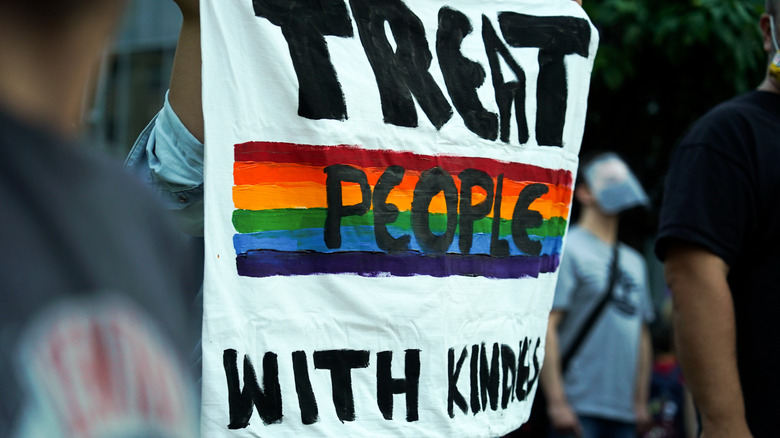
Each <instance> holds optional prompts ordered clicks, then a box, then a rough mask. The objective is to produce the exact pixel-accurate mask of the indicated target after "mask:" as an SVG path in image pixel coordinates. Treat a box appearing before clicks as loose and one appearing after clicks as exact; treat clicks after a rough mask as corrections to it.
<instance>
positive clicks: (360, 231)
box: [233, 142, 572, 278]
mask: <svg viewBox="0 0 780 438" xmlns="http://www.w3.org/2000/svg"><path fill="white" fill-rule="evenodd" d="M233 177H234V184H235V185H234V187H233V202H234V205H235V207H236V210H235V211H234V212H233V225H234V227H235V229H236V231H237V234H235V235H234V238H233V243H234V248H235V250H236V256H237V257H236V264H237V268H238V273H239V275H242V276H250V277H267V276H275V275H283V276H288V275H313V274H338V273H349V274H357V275H363V276H381V275H392V276H414V275H430V276H435V277H444V276H451V275H462V276H483V277H489V278H521V277H536V276H538V275H539V273H545V272H554V271H555V270H556V269H557V266H558V262H559V260H560V252H561V247H562V240H563V235H564V233H565V230H566V219H565V218H566V217H568V212H569V206H570V202H571V185H572V176H571V172H569V171H566V170H551V169H546V168H542V167H538V166H531V165H527V164H519V163H507V162H502V161H498V160H491V159H485V158H472V157H456V156H449V155H442V156H427V155H420V154H413V153H409V152H396V151H386V150H367V149H363V148H359V147H355V146H345V145H340V146H316V145H298V144H291V143H271V142H250V143H243V144H238V145H236V146H235V164H234V173H233Z"/></svg>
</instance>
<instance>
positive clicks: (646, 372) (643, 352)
mask: <svg viewBox="0 0 780 438" xmlns="http://www.w3.org/2000/svg"><path fill="white" fill-rule="evenodd" d="M652 368H653V343H652V340H651V339H650V329H649V328H648V327H647V324H642V333H641V335H640V339H639V363H638V364H637V372H636V384H635V388H634V411H635V412H636V424H637V429H638V430H639V431H640V432H644V431H645V430H646V429H647V428H648V427H649V426H650V421H651V418H650V411H649V410H648V407H647V401H648V400H649V399H650V378H651V374H652Z"/></svg>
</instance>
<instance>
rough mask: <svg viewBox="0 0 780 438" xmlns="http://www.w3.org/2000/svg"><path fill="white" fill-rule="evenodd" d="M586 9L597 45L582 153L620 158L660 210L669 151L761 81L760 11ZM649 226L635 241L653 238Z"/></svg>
mask: <svg viewBox="0 0 780 438" xmlns="http://www.w3.org/2000/svg"><path fill="white" fill-rule="evenodd" d="M584 7H585V10H586V11H587V12H588V15H589V16H590V17H591V20H592V21H593V23H594V25H595V26H596V27H597V28H598V29H599V34H600V44H599V52H598V55H597V56H596V62H595V66H594V70H593V78H592V81H591V92H590V99H589V105H588V120H587V124H586V128H585V138H584V140H583V152H584V153H588V152H591V151H593V150H605V149H609V150H615V151H617V152H619V153H621V154H622V155H623V156H624V157H626V159H627V160H628V161H629V163H630V164H631V166H632V168H634V169H635V170H636V172H637V174H638V176H639V177H640V179H641V180H642V181H643V184H644V185H645V187H646V188H647V189H648V192H649V194H650V196H651V199H652V200H653V203H654V205H655V206H659V205H660V199H661V193H662V190H663V176H664V173H665V171H666V169H667V165H668V161H669V157H670V155H671V151H672V149H673V148H674V146H675V144H676V143H677V142H678V141H679V139H680V137H682V136H683V135H684V134H685V131H686V129H687V128H688V127H689V126H690V125H691V124H692V123H693V122H694V121H695V120H696V119H697V118H699V117H700V116H702V115H703V114H704V113H705V112H706V111H707V110H708V109H710V108H712V107H713V106H714V105H716V104H717V103H719V102H721V101H724V100H726V99H728V98H730V97H732V96H734V95H736V94H739V93H743V92H745V91H747V90H749V89H752V88H755V87H756V86H757V85H758V84H759V83H760V82H761V80H762V79H763V77H764V73H765V68H766V62H767V54H766V53H765V52H764V50H763V48H762V39H761V33H760V30H759V28H758V19H759V16H760V15H761V13H763V9H764V2H763V0H584ZM656 212H657V209H656ZM654 222H655V221H654V220H653V218H652V217H651V218H650V219H649V220H648V221H647V223H646V224H645V227H644V229H642V230H637V232H639V233H644V234H646V235H650V234H652V233H653V232H654V230H655V224H654ZM640 228H641V227H640Z"/></svg>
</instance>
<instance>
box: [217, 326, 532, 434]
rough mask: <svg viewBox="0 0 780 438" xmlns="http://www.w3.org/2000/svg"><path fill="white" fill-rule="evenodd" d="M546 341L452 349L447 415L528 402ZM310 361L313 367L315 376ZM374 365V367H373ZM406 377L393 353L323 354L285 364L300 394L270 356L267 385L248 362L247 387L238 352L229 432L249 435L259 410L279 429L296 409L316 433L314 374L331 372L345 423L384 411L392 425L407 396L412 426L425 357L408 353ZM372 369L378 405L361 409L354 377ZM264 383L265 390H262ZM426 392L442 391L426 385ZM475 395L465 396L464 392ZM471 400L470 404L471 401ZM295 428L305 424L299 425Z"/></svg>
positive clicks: (232, 361)
mask: <svg viewBox="0 0 780 438" xmlns="http://www.w3.org/2000/svg"><path fill="white" fill-rule="evenodd" d="M540 344H541V340H540V339H536V341H535V342H534V341H533V340H530V339H527V338H526V339H524V340H522V341H520V342H519V344H518V345H517V349H514V348H513V347H512V346H509V345H506V344H502V345H499V344H498V343H494V344H493V345H492V346H488V345H486V344H484V343H483V344H481V345H472V346H469V347H462V348H450V349H449V352H448V361H447V373H446V376H447V380H446V381H442V382H440V385H446V386H447V401H446V404H445V403H441V404H440V405H441V406H447V415H448V416H449V417H450V418H455V416H456V415H459V414H460V415H468V414H469V412H471V414H473V415H476V414H478V413H479V412H482V411H488V410H492V411H496V410H498V409H499V406H500V408H501V409H504V410H505V409H507V407H508V406H509V403H513V402H522V401H525V400H527V399H528V397H529V395H530V394H531V393H532V390H533V388H534V386H535V385H536V383H537V381H538V379H539V372H540V370H541V364H540V362H539V357H538V354H539V353H540ZM309 358H311V359H312V363H313V369H312V367H311V365H310V362H309ZM372 361H374V362H373V364H372ZM403 361H404V375H403V376H398V377H396V376H393V375H392V373H391V366H392V362H393V352H392V351H381V352H378V353H376V354H375V355H373V354H372V353H371V352H369V351H364V350H324V351H314V352H312V353H311V354H310V355H309V354H307V353H306V352H305V351H295V352H293V353H292V354H291V356H290V358H289V361H287V360H283V362H282V364H283V365H284V364H288V365H290V366H292V370H293V375H294V389H293V388H283V387H282V386H281V383H280V380H279V366H280V365H279V364H280V357H279V356H278V355H277V354H276V353H273V352H266V353H265V354H264V356H263V362H262V370H263V373H262V379H261V380H258V377H257V371H256V370H255V366H254V365H253V363H252V360H251V359H250V357H249V356H248V355H244V360H243V367H242V371H243V381H242V379H240V378H239V373H238V352H237V351H236V350H233V349H228V350H225V351H224V353H223V363H224V368H225V374H226V377H227V385H228V394H229V397H228V404H229V413H230V424H229V425H228V428H230V429H243V428H246V427H247V426H249V420H250V419H251V417H252V415H253V413H254V411H255V410H257V413H258V414H259V416H260V418H261V419H262V421H263V423H264V424H279V423H282V422H283V421H284V420H285V417H284V404H285V403H297V404H298V407H299V408H300V413H301V416H300V422H301V423H302V424H305V425H311V424H314V423H317V422H318V421H320V404H321V403H323V401H322V396H324V395H326V394H316V393H315V390H314V388H313V386H312V383H311V378H310V373H311V372H317V371H318V370H319V371H321V372H327V373H329V374H330V380H331V384H332V391H328V393H329V394H330V395H331V400H330V402H331V403H332V404H333V408H334V410H335V415H336V417H337V418H338V420H339V421H341V422H347V421H356V420H359V415H360V413H361V412H363V413H364V414H365V413H366V412H367V410H370V409H374V410H378V411H379V412H380V413H381V414H382V417H383V418H384V419H385V420H389V421H391V420H393V403H394V397H395V396H396V395H399V396H403V398H404V402H405V407H406V416H405V421H407V422H415V421H418V420H420V412H419V399H420V386H421V385H420V381H421V379H426V378H430V377H431V376H432V375H429V374H426V371H428V372H430V371H431V370H425V368H424V367H422V366H421V363H420V350H406V351H405V352H404V358H403ZM369 366H373V367H374V368H375V373H376V386H375V389H376V399H375V400H371V401H370V402H369V401H366V400H362V401H359V403H357V404H356V400H355V396H354V394H355V391H354V388H353V379H352V374H353V373H359V372H360V373H365V372H369V371H368V370H367V368H369ZM261 382H262V383H261ZM423 386H424V387H428V388H430V387H437V386H438V385H435V384H426V385H423ZM462 387H465V388H468V391H467V392H466V395H464V393H463V392H461V388H462ZM466 397H468V401H467V400H466ZM292 421H298V420H297V419H293V420H292Z"/></svg>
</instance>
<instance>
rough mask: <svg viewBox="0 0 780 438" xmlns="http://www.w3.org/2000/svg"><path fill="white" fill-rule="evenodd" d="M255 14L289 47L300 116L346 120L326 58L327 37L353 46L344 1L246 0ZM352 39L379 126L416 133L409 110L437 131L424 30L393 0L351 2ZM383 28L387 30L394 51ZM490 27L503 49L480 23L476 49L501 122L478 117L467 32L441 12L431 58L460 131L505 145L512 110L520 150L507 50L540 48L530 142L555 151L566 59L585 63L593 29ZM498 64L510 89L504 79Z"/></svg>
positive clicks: (509, 19)
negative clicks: (480, 49)
mask: <svg viewBox="0 0 780 438" xmlns="http://www.w3.org/2000/svg"><path fill="white" fill-rule="evenodd" d="M252 4H253V6H254V12H255V15H256V16H258V17H262V18H265V19H267V20H269V21H270V22H271V23H272V24H274V25H275V26H279V27H280V28H281V31H282V35H283V36H284V38H285V40H286V41H287V45H288V49H289V52H290V57H291V59H292V64H293V68H294V69H295V74H296V76H297V78H298V87H299V89H298V115H299V116H301V117H306V118H309V119H315V120H317V119H332V120H346V119H347V107H346V103H345V98H344V93H343V91H342V87H341V84H340V83H339V80H338V78H337V76H336V71H335V69H334V67H333V63H332V61H331V58H330V52H329V50H328V46H327V42H326V41H325V36H326V35H329V36H336V37H350V38H351V37H354V32H353V27H352V20H351V19H350V15H349V13H348V11H347V6H346V4H345V1H344V0H321V1H317V2H293V3H288V2H279V1H277V0H253V1H252ZM349 6H350V8H351V10H352V15H353V17H354V19H355V21H356V23H357V30H358V35H359V38H360V42H361V44H362V46H363V50H364V52H365V54H366V57H367V59H368V62H369V64H370V65H371V68H372V70H373V72H374V76H375V79H376V84H377V87H378V90H379V95H380V103H381V108H382V114H383V117H384V121H385V123H389V124H392V125H396V126H404V127H416V126H418V121H417V111H416V108H415V103H414V101H415V100H416V101H417V103H418V104H419V105H420V107H421V109H422V111H423V112H424V113H425V115H426V116H427V117H428V119H429V120H430V122H431V124H433V126H435V127H436V129H441V127H442V126H444V125H445V124H446V123H447V122H448V121H449V120H450V119H451V118H452V116H453V112H452V107H451V106H450V104H449V102H448V101H447V99H446V98H445V97H444V93H443V92H442V90H441V88H440V86H439V85H438V84H437V83H436V81H435V80H434V78H433V76H432V75H431V73H430V71H429V69H430V67H431V62H432V58H433V56H432V54H431V51H430V49H429V43H428V41H427V39H426V37H425V29H424V26H423V22H422V21H421V20H420V18H419V17H418V16H416V15H415V14H414V12H412V10H411V9H409V7H407V6H406V4H404V2H403V1H401V0H350V1H349ZM385 23H388V24H389V29H390V32H391V33H392V41H394V42H395V45H396V46H397V47H396V48H395V49H393V45H392V44H391V42H390V41H391V40H390V38H389V37H388V35H387V31H386V29H385ZM498 24H499V28H500V30H501V35H502V36H503V38H504V40H505V42H506V44H505V43H504V42H502V41H501V39H500V38H499V36H498V34H497V32H496V30H495V28H494V26H493V24H492V23H491V22H490V20H489V19H488V18H487V17H486V16H485V15H483V16H482V40H483V43H484V47H485V52H486V54H487V58H488V63H489V67H490V73H491V80H492V83H493V89H494V92H495V99H496V103H497V104H498V109H499V114H498V115H497V114H495V113H492V112H490V111H488V110H487V109H485V108H484V106H483V105H482V103H481V102H480V100H479V97H478V96H477V88H479V87H480V86H481V85H482V84H483V83H484V81H485V78H486V74H485V69H484V68H483V67H482V66H481V65H480V64H479V63H477V62H475V61H473V60H470V59H468V58H466V57H465V56H464V55H463V53H462V52H461V44H462V42H463V39H464V38H465V37H466V36H467V35H468V34H470V33H471V32H472V30H473V28H472V25H471V22H470V21H469V19H468V17H467V16H466V15H465V14H463V13H462V12H460V11H457V10H454V9H451V8H448V7H442V8H441V9H440V10H439V14H438V30H437V33H436V44H435V47H436V55H437V58H438V61H439V68H440V69H441V72H442V76H443V78H444V85H445V86H446V89H447V92H448V94H449V95H450V98H451V100H452V104H453V105H454V106H455V109H456V110H457V112H458V114H460V116H461V117H462V119H463V121H464V123H465V125H466V127H467V128H468V129H469V130H470V131H472V132H473V133H475V134H476V135H478V136H479V137H481V138H484V139H488V140H496V139H497V138H498V137H499V130H500V139H501V141H503V142H508V141H509V137H510V117H511V111H512V106H514V108H515V113H516V114H515V117H516V120H517V124H518V134H517V135H518V141H519V142H520V144H525V143H527V142H528V138H529V133H528V126H527V121H526V118H525V117H526V114H525V99H526V96H525V84H526V76H525V72H524V70H523V68H522V67H521V66H520V64H519V63H518V62H517V61H516V60H515V59H514V58H513V57H512V55H511V54H510V52H509V49H508V48H507V45H509V46H510V47H515V48H538V49H539V55H538V63H539V76H538V80H537V106H538V107H537V114H536V140H537V142H538V144H540V145H546V146H563V126H564V122H565V118H566V107H567V103H566V99H567V96H568V88H567V87H568V84H567V80H566V66H565V63H564V57H565V56H566V55H578V56H582V57H588V54H589V53H588V52H589V44H590V38H591V29H590V25H589V23H588V21H587V20H585V19H582V18H577V17H568V16H554V17H537V16H532V15H525V14H520V13H516V12H500V13H499V14H498ZM499 57H500V58H502V59H503V60H504V62H505V63H506V64H507V65H508V66H509V69H510V70H511V71H512V73H513V74H514V75H515V80H509V81H507V80H505V79H504V76H503V73H502V71H501V66H500V63H499Z"/></svg>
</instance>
